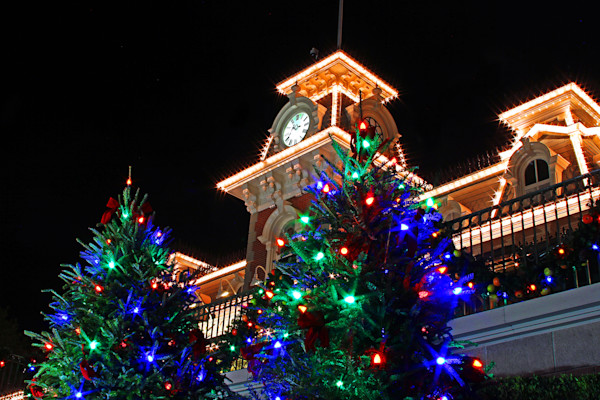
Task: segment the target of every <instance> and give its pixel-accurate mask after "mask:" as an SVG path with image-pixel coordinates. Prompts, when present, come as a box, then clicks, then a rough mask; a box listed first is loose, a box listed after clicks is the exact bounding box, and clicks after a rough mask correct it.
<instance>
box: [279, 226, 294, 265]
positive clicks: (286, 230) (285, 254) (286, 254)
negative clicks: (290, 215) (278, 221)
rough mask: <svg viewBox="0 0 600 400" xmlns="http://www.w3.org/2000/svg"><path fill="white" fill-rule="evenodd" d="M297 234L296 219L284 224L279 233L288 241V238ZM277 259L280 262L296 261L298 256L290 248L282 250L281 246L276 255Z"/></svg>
mask: <svg viewBox="0 0 600 400" xmlns="http://www.w3.org/2000/svg"><path fill="white" fill-rule="evenodd" d="M295 234H296V221H295V220H291V221H289V222H288V223H286V224H285V225H284V226H283V228H282V229H281V233H280V234H279V237H280V238H282V239H285V240H286V241H287V240H288V238H291V237H293V236H294V235H295ZM275 260H277V261H279V262H284V263H286V262H294V261H296V256H295V255H294V253H293V252H291V251H290V250H289V249H287V251H282V248H280V247H279V248H278V249H277V255H276V257H275Z"/></svg>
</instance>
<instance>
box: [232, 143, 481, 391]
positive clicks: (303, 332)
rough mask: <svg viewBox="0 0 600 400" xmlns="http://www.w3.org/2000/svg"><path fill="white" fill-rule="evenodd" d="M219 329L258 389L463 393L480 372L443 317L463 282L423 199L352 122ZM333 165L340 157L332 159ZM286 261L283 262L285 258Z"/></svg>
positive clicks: (455, 256) (381, 146) (430, 204)
mask: <svg viewBox="0 0 600 400" xmlns="http://www.w3.org/2000/svg"><path fill="white" fill-rule="evenodd" d="M357 133H358V135H357V136H355V137H354V139H353V146H352V150H351V151H350V152H348V151H345V150H343V149H341V148H340V147H339V146H338V145H336V142H335V141H332V142H333V145H334V147H335V148H336V151H337V153H338V155H339V157H340V158H341V161H342V164H343V166H342V167H338V166H336V165H333V163H328V164H329V166H330V169H329V170H330V171H332V172H331V173H330V174H329V175H328V174H326V173H324V172H319V171H318V172H317V173H318V174H319V180H318V182H317V183H316V184H315V185H313V186H311V187H309V188H308V189H307V190H308V191H309V192H311V193H312V194H313V195H314V201H313V205H312V207H311V208H310V210H309V211H308V212H307V213H306V214H304V215H300V216H299V221H300V223H301V224H302V225H303V226H304V229H303V230H302V231H301V232H299V233H297V234H295V235H293V236H287V237H281V238H277V243H278V245H279V246H280V250H281V257H280V262H278V263H277V265H276V267H275V269H274V270H273V271H272V273H270V274H269V275H268V278H267V280H266V281H265V283H264V285H262V286H261V287H258V288H256V291H255V293H254V298H253V299H252V300H251V301H250V302H249V303H248V304H247V305H245V313H244V315H243V316H242V317H241V319H240V321H239V325H238V326H237V328H236V329H234V330H233V331H232V333H231V336H230V338H229V340H230V341H232V343H233V345H232V347H231V348H232V349H240V350H241V355H242V356H243V357H244V358H245V359H246V360H247V361H248V369H249V370H250V371H251V372H252V374H253V375H254V378H255V380H258V381H260V382H261V383H262V384H263V385H264V393H263V395H264V396H265V397H266V398H268V399H279V400H281V399H317V398H318V399H363V400H365V399H437V400H448V399H463V398H470V397H469V396H470V395H471V393H472V392H471V387H472V386H471V384H472V383H475V382H481V381H483V380H484V379H485V378H486V374H485V371H484V366H483V364H482V362H481V361H480V360H479V359H476V358H472V357H467V356H464V355H460V354H459V353H458V351H457V350H458V349H457V348H458V347H460V346H459V344H457V343H455V342H453V340H452V336H451V332H450V328H449V327H448V321H449V320H450V319H451V318H452V316H453V314H454V310H455V308H456V306H457V303H458V301H459V299H461V298H463V299H466V298H468V296H469V294H470V293H472V288H473V283H472V282H471V281H470V279H471V278H472V275H467V276H461V272H462V271H460V269H462V268H463V267H461V266H462V265H464V263H463V260H462V259H461V258H462V257H460V253H459V252H457V251H454V249H453V247H452V244H451V241H450V240H449V239H448V238H444V235H443V232H441V231H440V230H439V227H440V226H441V215H440V214H439V213H437V212H436V211H435V201H434V199H431V198H429V199H421V198H420V195H421V194H422V192H423V191H422V190H421V189H420V187H419V184H418V183H417V182H418V181H419V180H418V178H416V177H415V176H414V175H413V174H411V173H410V172H408V171H405V170H402V169H401V168H400V167H398V166H397V165H396V162H395V160H394V159H391V160H389V159H388V158H385V157H382V156H381V154H383V153H384V151H385V148H386V146H387V145H388V143H380V142H379V139H378V138H377V137H374V136H373V135H370V136H367V135H364V134H361V132H357ZM337 165H339V164H337ZM286 260H287V261H286Z"/></svg>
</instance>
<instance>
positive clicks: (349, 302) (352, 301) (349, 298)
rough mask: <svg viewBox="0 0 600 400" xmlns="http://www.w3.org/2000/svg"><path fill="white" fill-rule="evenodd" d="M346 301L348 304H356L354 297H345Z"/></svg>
mask: <svg viewBox="0 0 600 400" xmlns="http://www.w3.org/2000/svg"><path fill="white" fill-rule="evenodd" d="M344 301H345V302H346V303H348V304H354V302H355V301H356V299H355V298H354V296H346V297H344Z"/></svg>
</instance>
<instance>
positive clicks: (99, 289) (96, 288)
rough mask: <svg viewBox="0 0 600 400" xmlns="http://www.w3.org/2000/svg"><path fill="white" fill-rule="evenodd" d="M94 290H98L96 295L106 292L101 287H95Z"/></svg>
mask: <svg viewBox="0 0 600 400" xmlns="http://www.w3.org/2000/svg"><path fill="white" fill-rule="evenodd" d="M94 289H95V290H96V293H102V291H103V290H104V288H103V287H102V286H100V285H96V286H94Z"/></svg>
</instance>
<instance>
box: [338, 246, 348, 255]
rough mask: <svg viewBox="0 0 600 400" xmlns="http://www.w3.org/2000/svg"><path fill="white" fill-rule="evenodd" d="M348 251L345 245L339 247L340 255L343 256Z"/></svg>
mask: <svg viewBox="0 0 600 400" xmlns="http://www.w3.org/2000/svg"><path fill="white" fill-rule="evenodd" d="M348 251H349V250H348V248H347V247H342V248H341V249H340V254H341V255H343V256H345V255H346V254H348Z"/></svg>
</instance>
